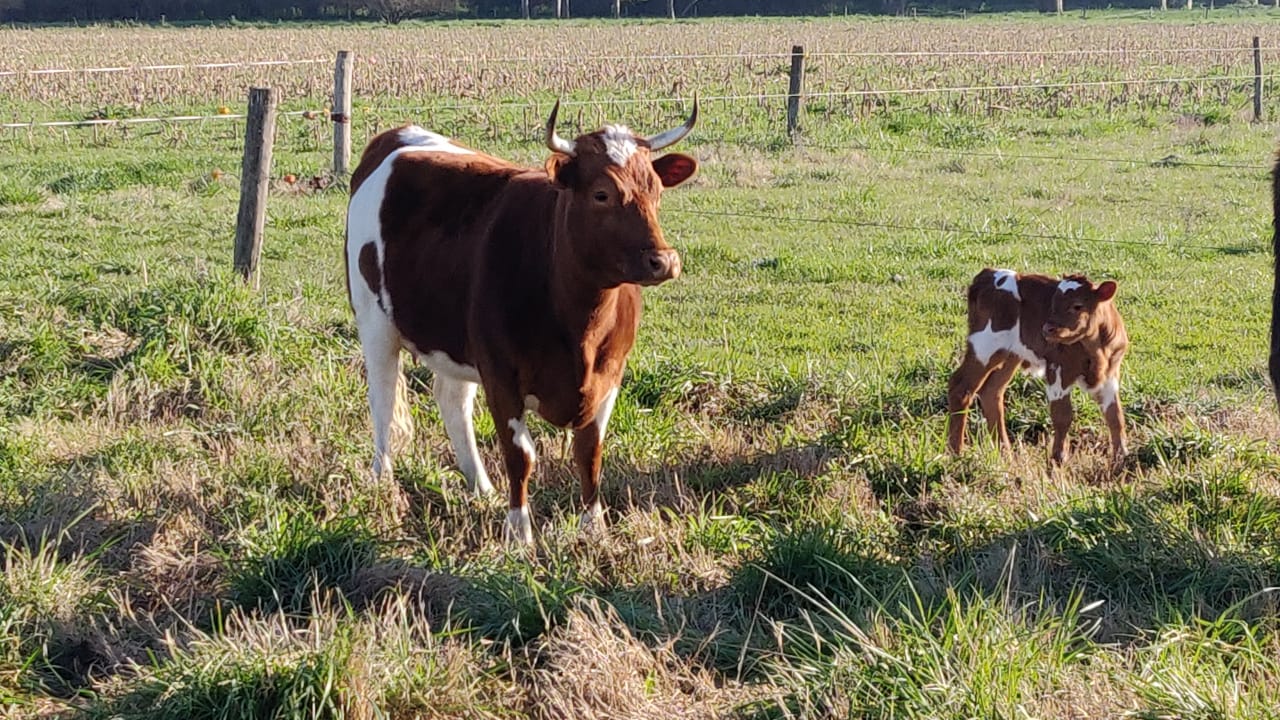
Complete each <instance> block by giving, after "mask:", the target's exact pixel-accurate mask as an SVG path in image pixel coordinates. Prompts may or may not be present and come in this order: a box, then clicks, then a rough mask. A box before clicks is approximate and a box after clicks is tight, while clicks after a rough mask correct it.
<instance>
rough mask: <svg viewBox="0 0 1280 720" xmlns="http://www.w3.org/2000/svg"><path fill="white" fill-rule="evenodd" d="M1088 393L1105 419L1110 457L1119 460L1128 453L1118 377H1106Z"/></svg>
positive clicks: (1115, 460)
mask: <svg viewBox="0 0 1280 720" xmlns="http://www.w3.org/2000/svg"><path fill="white" fill-rule="evenodd" d="M1090 394H1091V395H1093V399H1094V400H1095V401H1097V403H1098V408H1099V409H1101V410H1102V416H1103V417H1104V418H1106V420H1107V431H1108V433H1109V434H1110V435H1111V459H1112V461H1114V462H1120V461H1121V460H1124V456H1125V455H1126V454H1127V453H1128V447H1127V445H1126V442H1125V434H1124V409H1123V408H1122V407H1121V406H1120V378H1119V377H1115V376H1112V377H1109V378H1107V379H1106V380H1104V381H1103V382H1102V384H1101V385H1099V386H1098V387H1097V388H1095V389H1094V390H1093V391H1092V392H1091V393H1090Z"/></svg>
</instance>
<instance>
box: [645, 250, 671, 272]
mask: <svg viewBox="0 0 1280 720" xmlns="http://www.w3.org/2000/svg"><path fill="white" fill-rule="evenodd" d="M648 259H649V269H650V270H652V271H653V272H654V274H657V273H660V272H663V271H665V270H666V269H667V259H666V257H664V256H663V255H662V254H661V253H656V252H653V253H649V258H648Z"/></svg>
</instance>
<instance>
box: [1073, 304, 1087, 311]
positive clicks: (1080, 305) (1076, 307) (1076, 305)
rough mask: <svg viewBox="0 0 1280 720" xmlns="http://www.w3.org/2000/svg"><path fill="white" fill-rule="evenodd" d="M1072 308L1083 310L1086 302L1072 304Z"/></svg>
mask: <svg viewBox="0 0 1280 720" xmlns="http://www.w3.org/2000/svg"><path fill="white" fill-rule="evenodd" d="M1071 309H1072V310H1075V311H1076V312H1082V311H1083V310H1084V303H1076V304H1075V305H1072V306H1071Z"/></svg>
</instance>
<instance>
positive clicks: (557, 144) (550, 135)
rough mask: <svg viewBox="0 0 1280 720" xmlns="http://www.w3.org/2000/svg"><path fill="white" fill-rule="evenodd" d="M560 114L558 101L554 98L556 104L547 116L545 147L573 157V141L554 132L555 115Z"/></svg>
mask: <svg viewBox="0 0 1280 720" xmlns="http://www.w3.org/2000/svg"><path fill="white" fill-rule="evenodd" d="M559 114H560V101H559V100H556V106H555V107H553V108H551V117H549V118H547V147H549V148H551V151H552V152H558V153H564V154H565V155H568V156H569V157H573V156H574V153H575V152H576V150H575V148H574V146H573V141H572V140H565V139H564V138H562V137H560V135H559V134H558V133H556V115H559Z"/></svg>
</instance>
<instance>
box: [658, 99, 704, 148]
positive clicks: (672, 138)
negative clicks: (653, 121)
mask: <svg viewBox="0 0 1280 720" xmlns="http://www.w3.org/2000/svg"><path fill="white" fill-rule="evenodd" d="M696 122H698V94H697V93H696V92H695V93H694V94H693V112H691V113H689V119H688V120H685V121H684V124H683V125H681V126H680V127H678V128H672V129H670V130H668V131H666V132H660V133H658V134H657V135H650V136H649V137H647V138H645V139H646V140H648V141H649V149H650V150H661V149H663V148H665V147H670V146H672V145H675V144H676V143H678V142H680V140H681V139H683V138H684V136H685V135H688V134H689V131H691V130H693V125H694V123H696Z"/></svg>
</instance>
